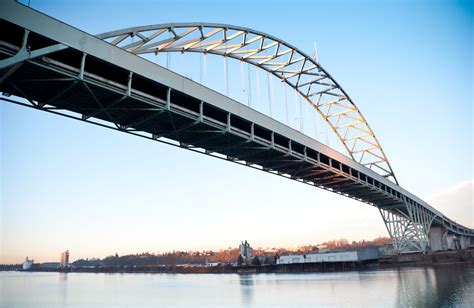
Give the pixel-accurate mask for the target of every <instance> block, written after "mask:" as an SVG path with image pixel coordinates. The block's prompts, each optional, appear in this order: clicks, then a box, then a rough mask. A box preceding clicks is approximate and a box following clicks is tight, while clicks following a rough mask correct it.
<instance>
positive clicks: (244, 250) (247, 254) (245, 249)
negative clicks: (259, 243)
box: [239, 240, 253, 265]
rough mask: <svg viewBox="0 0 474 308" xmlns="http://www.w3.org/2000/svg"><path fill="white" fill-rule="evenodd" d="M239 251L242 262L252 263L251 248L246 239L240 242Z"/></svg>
mask: <svg viewBox="0 0 474 308" xmlns="http://www.w3.org/2000/svg"><path fill="white" fill-rule="evenodd" d="M239 251H240V256H241V257H242V261H243V264H246V265H250V264H252V255H253V249H252V247H250V244H249V243H248V242H247V240H245V242H242V243H240V245H239Z"/></svg>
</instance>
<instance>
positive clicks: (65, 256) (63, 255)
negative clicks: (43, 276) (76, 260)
mask: <svg viewBox="0 0 474 308" xmlns="http://www.w3.org/2000/svg"><path fill="white" fill-rule="evenodd" d="M59 264H60V266H59V267H61V268H67V266H68V264H69V250H66V251H65V252H63V253H61V261H60V262H59Z"/></svg>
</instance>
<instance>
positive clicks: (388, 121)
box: [0, 0, 474, 263]
mask: <svg viewBox="0 0 474 308" xmlns="http://www.w3.org/2000/svg"><path fill="white" fill-rule="evenodd" d="M270 3H271V5H270ZM298 3H299V4H298ZM298 3H296V4H294V5H290V6H289V5H287V3H286V2H279V1H276V2H259V3H253V2H245V3H244V4H242V5H239V6H232V10H233V11H232V14H229V6H228V5H227V4H225V3H220V2H213V1H205V2H204V3H200V4H198V3H194V2H191V1H176V2H160V1H157V2H152V1H134V2H133V3H131V2H130V3H128V2H126V1H119V2H118V3H117V2H114V1H91V0H86V1H71V2H68V4H67V5H65V3H64V2H62V1H35V0H32V1H31V6H32V7H33V8H35V9H38V10H39V11H41V12H44V13H46V14H48V15H50V16H52V17H54V18H57V19H59V20H61V21H64V22H66V23H69V24H71V25H73V26H75V27H77V28H79V29H81V30H84V31H86V32H89V33H101V32H105V31H108V30H112V29H120V28H125V27H131V26H138V25H145V24H156V23H166V22H179V21H190V20H195V21H207V22H216V23H228V24H235V25H239V26H244V27H249V28H253V29H256V30H261V31H263V32H266V33H269V34H271V35H274V36H276V37H279V38H282V39H283V40H285V41H287V42H289V43H290V44H293V45H295V46H297V47H298V48H300V49H302V50H303V51H305V52H306V53H307V54H312V51H313V46H314V42H315V41H316V42H317V45H318V58H319V60H320V61H321V64H322V65H323V66H324V67H325V68H326V69H327V70H328V71H329V72H330V73H331V75H333V76H334V78H335V79H336V80H337V81H338V82H339V83H340V84H341V85H342V86H343V87H344V89H345V90H346V91H347V92H348V93H349V95H350V96H351V97H352V99H353V100H354V101H355V102H356V104H357V105H358V106H359V108H360V110H361V112H362V113H363V115H364V116H365V117H366V119H367V120H368V122H369V125H370V126H371V128H372V129H373V131H374V132H375V134H376V136H377V138H378V139H379V141H380V143H381V144H382V146H383V148H384V151H385V153H386V154H387V156H388V159H389V160H390V162H391V165H392V167H393V169H394V172H395V174H396V176H397V178H398V180H399V182H400V185H401V186H402V187H403V188H405V189H407V190H408V191H410V192H411V193H413V194H415V195H417V196H419V197H421V198H422V199H424V200H426V201H428V202H429V203H430V204H431V205H432V206H433V207H435V208H437V209H438V210H440V211H441V212H442V213H443V214H445V215H446V216H447V217H449V218H451V219H453V220H455V221H457V222H460V223H462V224H464V225H465V226H468V227H471V228H473V227H474V216H473V215H474V213H473V208H474V202H473V191H474V188H473V186H474V185H473V183H474V182H473V148H472V145H473V143H472V139H473V134H472V132H473V126H472V101H473V96H472V95H473V92H472V84H473V78H472V71H473V60H472V52H473V48H472V47H473V46H472V45H473V43H472V37H473V36H472V34H473V33H472V32H473V31H472V25H473V10H472V7H471V6H469V5H468V4H463V3H458V4H453V3H450V2H443V1H441V2H436V3H432V2H423V1H420V2H416V3H415V4H410V3H408V2H386V3H385V4H383V5H382V4H376V3H373V2H365V3H364V2H362V3H357V4H355V3H351V2H344V1H342V2H336V3H332V2H314V3H313V2H306V1H301V2H298ZM250 5H251V6H252V8H253V9H252V10H249V9H248V7H246V6H250ZM211 6H212V8H213V14H211V15H210V14H209V12H208V11H207V10H206V8H209V7H211ZM144 8H146V9H144ZM262 11H265V12H266V14H263V13H262ZM317 11H318V12H325V14H315V13H314V12H317ZM110 12H113V14H112V13H110ZM156 12H161V13H160V14H156ZM162 12H166V14H163V13H162ZM109 13H110V14H109ZM84 16H88V18H84ZM118 16H120V17H118ZM214 16H218V17H214ZM315 16H317V18H316V17H315ZM335 17H337V20H338V22H337V23H333V22H332V20H333V19H334V18H335ZM281 20H285V21H291V22H289V23H286V22H285V23H282V22H281ZM329 24H330V25H331V26H328V25H329ZM328 29H330V31H329V30H328ZM208 74H209V75H210V72H209V73H208ZM260 76H261V77H262V76H263V74H260ZM447 76H450V77H449V78H446V77H447ZM262 80H263V77H262ZM261 82H262V83H263V81H261ZM320 130H321V131H322V129H320ZM0 138H1V140H0V141H1V142H0V147H1V148H0V155H1V156H0V160H1V165H0V168H1V169H0V174H1V177H0V187H1V191H0V195H1V198H0V202H1V204H0V216H1V219H0V224H1V226H0V232H1V236H0V241H1V242H0V247H1V251H0V263H19V262H22V261H23V260H24V258H25V257H26V256H29V257H30V258H33V259H35V262H45V261H57V260H59V255H60V253H61V252H62V251H64V250H66V249H69V251H70V253H71V257H70V259H71V260H72V261H74V260H76V259H79V258H91V257H100V258H103V257H106V256H108V255H112V254H115V253H116V252H117V253H118V254H119V255H123V254H129V253H140V252H146V251H148V252H154V253H156V252H165V251H172V250H184V251H187V250H209V249H213V250H218V249H223V248H227V247H236V246H237V245H238V244H239V243H240V242H241V241H242V240H248V241H249V242H250V243H251V245H252V246H254V247H291V246H298V245H307V244H313V245H315V244H318V243H322V242H324V241H327V240H332V239H340V238H345V239H348V240H349V241H353V240H355V241H358V240H362V239H366V240H368V239H373V238H375V237H377V236H388V233H387V231H386V228H385V226H384V224H383V222H382V219H381V217H380V214H379V212H378V210H377V209H376V208H374V207H371V206H368V205H366V204H363V203H361V202H357V201H355V200H352V199H349V198H345V197H341V196H339V195H336V194H333V193H330V192H327V191H324V190H321V189H317V188H314V187H311V186H309V185H303V184H301V183H298V182H295V181H291V180H288V179H284V178H281V177H278V176H274V175H271V174H268V173H265V172H261V171H258V170H254V169H251V168H244V167H242V166H240V165H237V164H233V163H230V162H226V161H222V160H218V159H215V158H212V157H208V156H205V155H200V154H196V153H192V152H190V151H186V150H182V149H178V148H174V147H170V146H167V145H163V144H160V143H156V142H152V141H149V140H144V139H141V138H136V137H133V136H130V135H126V134H121V133H118V132H115V131H111V130H107V129H103V128H100V127H96V126H92V125H87V124H84V123H80V122H78V121H72V120H70V119H66V118H63V117H58V116H55V115H51V114H47V113H44V112H39V111H37V110H33V109H28V108H24V107H20V106H15V105H12V104H7V103H0Z"/></svg>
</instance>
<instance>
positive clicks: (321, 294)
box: [0, 266, 474, 307]
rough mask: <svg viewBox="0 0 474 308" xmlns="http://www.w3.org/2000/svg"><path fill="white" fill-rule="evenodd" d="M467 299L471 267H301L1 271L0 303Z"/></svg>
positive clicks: (471, 302)
mask: <svg viewBox="0 0 474 308" xmlns="http://www.w3.org/2000/svg"><path fill="white" fill-rule="evenodd" d="M105 305H112V306H114V307H117V306H119V307H120V306H121V307H125V306H143V305H151V306H193V307H195V306H217V307H219V306H234V307H236V306H252V305H253V306H264V305H277V306H287V307H294V306H315V305H318V306H383V307H451V306H467V307H470V306H474V266H470V267H439V268H407V269H400V270H381V271H363V272H345V273H311V274H308V273H304V274H246V275H236V274H220V275H212V274H184V275H180V274H87V273H68V274H65V273H33V272H32V273H22V272H0V306H1V307H4V306H5V307H9V306H21V307H23V306H41V307H43V306H44V307H65V306H105Z"/></svg>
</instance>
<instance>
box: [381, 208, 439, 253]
mask: <svg viewBox="0 0 474 308" xmlns="http://www.w3.org/2000/svg"><path fill="white" fill-rule="evenodd" d="M405 206H406V208H405V211H402V210H400V209H383V208H380V207H379V211H380V214H381V216H382V219H383V221H384V223H385V227H386V228H387V231H388V233H389V234H390V237H391V239H392V244H393V247H394V249H395V250H396V252H397V253H398V254H400V253H405V252H426V251H427V250H429V243H430V239H429V232H430V227H431V224H432V222H433V220H434V219H435V217H436V215H434V214H433V213H431V212H430V211H428V210H426V209H425V208H423V207H420V206H417V205H415V204H411V203H409V202H405Z"/></svg>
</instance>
